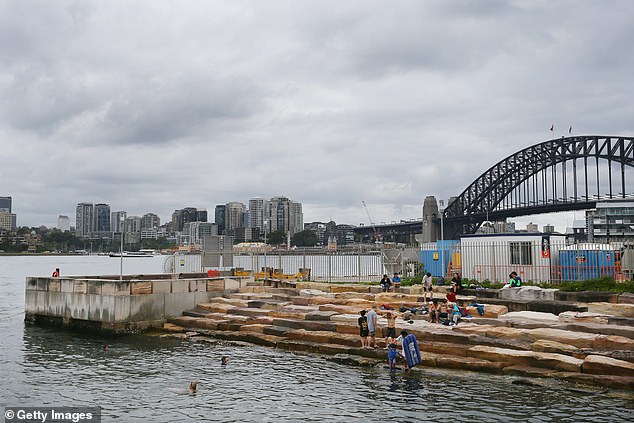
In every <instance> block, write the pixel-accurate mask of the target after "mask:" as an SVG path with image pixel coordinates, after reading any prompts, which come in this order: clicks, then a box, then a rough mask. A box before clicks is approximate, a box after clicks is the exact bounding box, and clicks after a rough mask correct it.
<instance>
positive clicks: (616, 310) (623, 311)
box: [588, 303, 634, 317]
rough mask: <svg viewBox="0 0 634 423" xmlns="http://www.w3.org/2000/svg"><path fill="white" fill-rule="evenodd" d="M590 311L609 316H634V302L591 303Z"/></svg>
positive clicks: (589, 305)
mask: <svg viewBox="0 0 634 423" xmlns="http://www.w3.org/2000/svg"><path fill="white" fill-rule="evenodd" d="M588 311H589V312H591V313H598V314H607V315H608V316H620V317H634V304H612V303H590V304H588Z"/></svg>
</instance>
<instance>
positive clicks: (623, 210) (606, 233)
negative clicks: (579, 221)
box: [586, 199, 634, 243]
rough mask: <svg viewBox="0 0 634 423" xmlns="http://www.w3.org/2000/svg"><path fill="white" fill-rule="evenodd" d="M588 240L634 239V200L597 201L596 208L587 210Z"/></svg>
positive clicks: (618, 240)
mask: <svg viewBox="0 0 634 423" xmlns="http://www.w3.org/2000/svg"><path fill="white" fill-rule="evenodd" d="M586 224H587V227H588V241H590V242H606V243H607V242H623V241H632V240H634V201H632V200H630V201H628V200H624V199H622V200H613V201H601V202H597V205H596V210H588V211H587V212H586Z"/></svg>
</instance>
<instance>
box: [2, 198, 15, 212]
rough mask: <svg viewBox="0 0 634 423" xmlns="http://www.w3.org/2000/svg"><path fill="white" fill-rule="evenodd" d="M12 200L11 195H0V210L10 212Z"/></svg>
mask: <svg viewBox="0 0 634 423" xmlns="http://www.w3.org/2000/svg"><path fill="white" fill-rule="evenodd" d="M12 202H13V200H12V199H11V197H0V212H7V213H11V211H12V209H11V206H12Z"/></svg>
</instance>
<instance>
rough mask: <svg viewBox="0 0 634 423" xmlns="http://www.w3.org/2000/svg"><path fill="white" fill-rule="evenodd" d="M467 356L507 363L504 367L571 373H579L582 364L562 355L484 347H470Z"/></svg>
mask: <svg viewBox="0 0 634 423" xmlns="http://www.w3.org/2000/svg"><path fill="white" fill-rule="evenodd" d="M467 356H468V357H474V358H479V359H482V360H489V361H497V362H502V363H507V364H506V366H514V365H524V366H531V367H545V368H548V369H557V370H562V371H571V372H575V371H576V372H580V371H581V365H582V364H583V360H580V359H577V358H573V357H569V356H566V355H563V354H554V353H542V352H535V351H521V350H511V349H506V348H495V347H486V346H475V347H471V348H470V349H469V350H468V351H467Z"/></svg>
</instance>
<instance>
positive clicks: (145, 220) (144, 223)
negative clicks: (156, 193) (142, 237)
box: [141, 213, 161, 229]
mask: <svg viewBox="0 0 634 423" xmlns="http://www.w3.org/2000/svg"><path fill="white" fill-rule="evenodd" d="M159 226H161V219H160V218H159V217H158V216H157V215H156V214H154V213H146V214H144V215H143V217H142V218H141V229H156V228H158V227H159Z"/></svg>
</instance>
